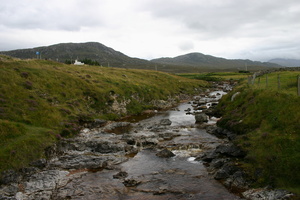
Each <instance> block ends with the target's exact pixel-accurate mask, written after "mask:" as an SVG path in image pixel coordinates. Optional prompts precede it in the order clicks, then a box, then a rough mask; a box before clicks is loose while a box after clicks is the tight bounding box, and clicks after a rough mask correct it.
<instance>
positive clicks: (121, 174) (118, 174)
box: [113, 172, 128, 179]
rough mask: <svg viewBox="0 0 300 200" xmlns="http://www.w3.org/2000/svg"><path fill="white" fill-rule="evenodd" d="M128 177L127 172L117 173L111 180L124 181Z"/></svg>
mask: <svg viewBox="0 0 300 200" xmlns="http://www.w3.org/2000/svg"><path fill="white" fill-rule="evenodd" d="M127 176H128V173H127V172H119V173H117V174H115V175H113V178H114V179H124V178H126V177H127Z"/></svg>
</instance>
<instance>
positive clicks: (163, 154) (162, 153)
mask: <svg viewBox="0 0 300 200" xmlns="http://www.w3.org/2000/svg"><path fill="white" fill-rule="evenodd" d="M156 155H157V156H158V157H161V158H170V157H173V156H175V154H174V153H172V151H170V150H168V149H164V150H162V151H160V152H158V153H157V154H156Z"/></svg>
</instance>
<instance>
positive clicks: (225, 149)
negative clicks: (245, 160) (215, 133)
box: [216, 144, 246, 157]
mask: <svg viewBox="0 0 300 200" xmlns="http://www.w3.org/2000/svg"><path fill="white" fill-rule="evenodd" d="M216 152H217V153H220V154H223V155H226V156H233V157H245V155H246V153H245V152H244V151H243V150H241V149H240V148H239V147H237V146H235V145H234V144H222V145H219V146H218V147H217V148H216Z"/></svg>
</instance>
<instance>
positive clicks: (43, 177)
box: [24, 170, 69, 194]
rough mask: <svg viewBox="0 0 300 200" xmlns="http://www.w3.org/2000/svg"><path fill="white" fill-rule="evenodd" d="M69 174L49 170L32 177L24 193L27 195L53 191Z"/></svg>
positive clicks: (25, 186) (26, 183) (25, 184)
mask: <svg viewBox="0 0 300 200" xmlns="http://www.w3.org/2000/svg"><path fill="white" fill-rule="evenodd" d="M68 174H69V172H67V171H59V170H48V171H43V172H40V173H37V174H34V175H33V176H31V177H30V180H29V181H27V182H25V183H24V191H25V193H27V194H32V193H37V192H40V191H53V190H54V189H55V188H56V187H57V184H58V182H59V180H60V179H63V178H64V177H66V176H67V175H68Z"/></svg>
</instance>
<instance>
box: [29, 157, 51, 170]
mask: <svg viewBox="0 0 300 200" xmlns="http://www.w3.org/2000/svg"><path fill="white" fill-rule="evenodd" d="M46 164H47V161H46V159H44V158H42V159H39V160H36V161H33V162H31V163H30V165H31V166H33V167H37V168H40V169H42V168H44V167H46Z"/></svg>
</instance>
